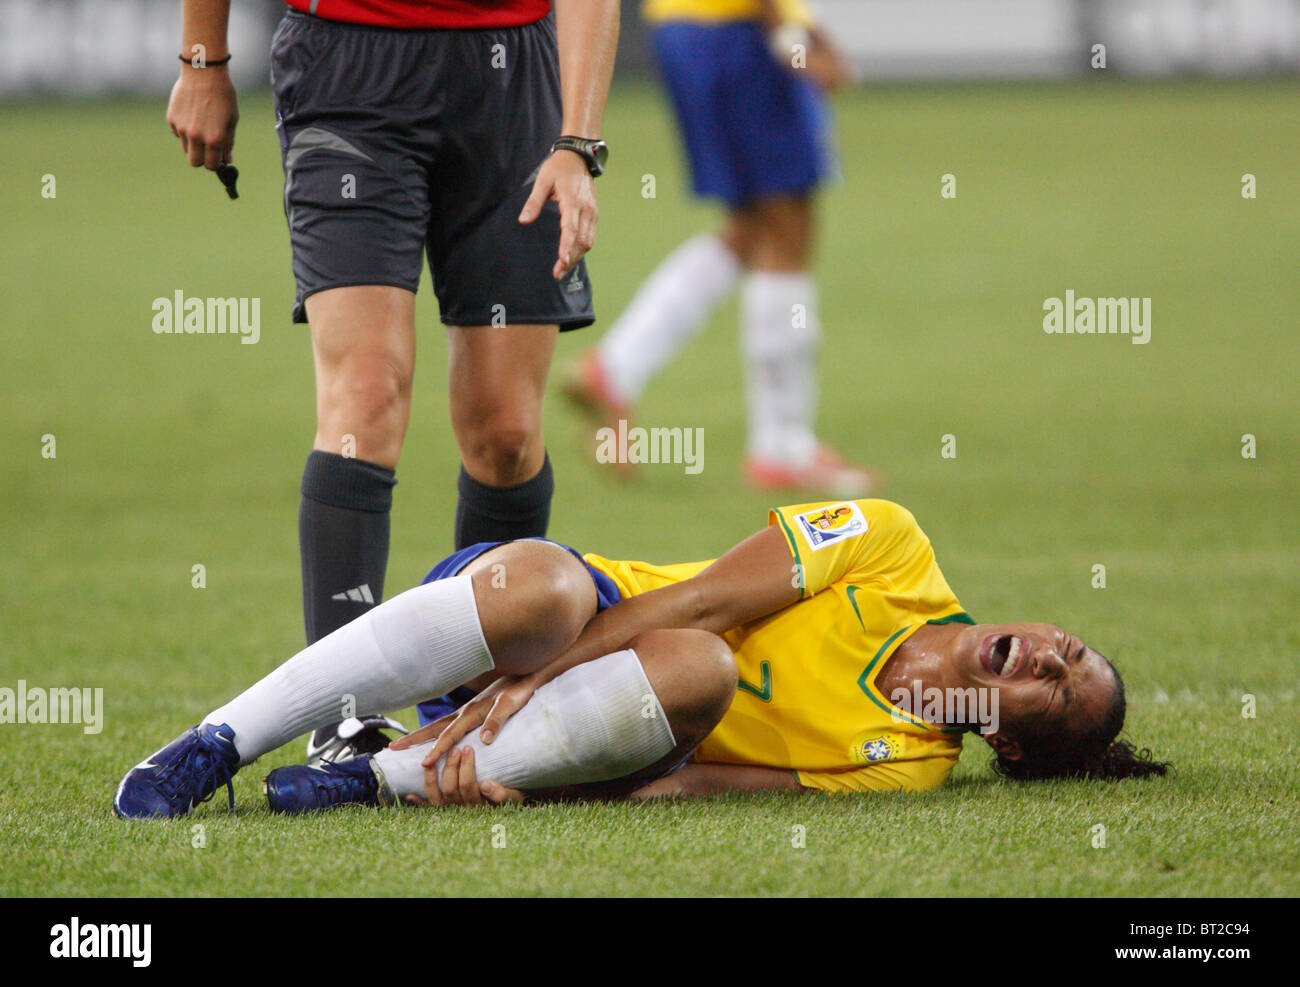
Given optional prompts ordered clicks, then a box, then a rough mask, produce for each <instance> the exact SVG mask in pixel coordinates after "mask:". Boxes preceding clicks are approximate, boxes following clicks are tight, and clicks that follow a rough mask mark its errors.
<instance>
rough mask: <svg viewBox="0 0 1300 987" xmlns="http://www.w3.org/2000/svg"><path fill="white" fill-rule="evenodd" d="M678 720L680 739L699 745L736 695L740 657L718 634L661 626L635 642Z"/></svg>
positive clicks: (674, 723)
mask: <svg viewBox="0 0 1300 987" xmlns="http://www.w3.org/2000/svg"><path fill="white" fill-rule="evenodd" d="M628 646H629V647H631V648H632V649H633V650H634V651H635V652H636V653H637V657H638V658H640V659H641V666H642V668H644V669H645V673H646V677H647V678H648V679H649V680H650V684H651V686H652V687H653V688H654V690H655V695H656V696H658V697H659V702H660V704H661V705H662V706H663V708H664V711H665V712H666V713H667V715H668V720H669V723H671V724H672V728H673V734H674V735H675V736H676V737H677V741H678V743H679V744H683V745H686V746H689V747H694V746H695V745H696V744H698V743H699V742H700V741H701V740H703V739H704V738H705V737H706V736H707V735H708V733H709V731H710V730H712V729H713V728H714V727H715V726H717V724H718V721H719V720H721V719H722V717H723V716H724V715H726V712H727V710H728V709H730V708H731V702H732V700H733V699H734V698H735V695H736V682H737V680H738V675H737V671H736V659H735V657H734V656H733V655H732V653H731V649H730V648H729V647H727V643H726V642H725V641H724V640H722V638H720V637H718V636H717V635H716V634H711V633H709V632H708V631H699V630H685V629H677V630H659V631H646V632H644V633H642V634H638V635H637V636H636V637H635V638H633V639H632V641H631V642H629V645H628Z"/></svg>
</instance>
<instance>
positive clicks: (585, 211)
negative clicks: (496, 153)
mask: <svg viewBox="0 0 1300 987" xmlns="http://www.w3.org/2000/svg"><path fill="white" fill-rule="evenodd" d="M547 199H551V200H553V201H555V202H558V203H559V204H560V248H559V250H558V251H557V253H556V258H555V267H553V268H552V269H551V275H552V276H553V277H554V278H555V280H556V281H558V280H560V278H562V277H564V275H565V274H567V273H568V272H569V271H571V270H572V269H573V265H574V264H576V263H578V261H580V260H582V257H583V255H584V254H585V253H586V252H587V251H588V250H590V249H591V248H592V246H594V245H595V243H596V220H597V219H599V218H600V214H599V212H598V211H597V209H596V188H595V184H594V182H593V181H592V177H591V173H590V172H589V171H587V162H586V161H584V160H583V159H582V156H581V155H578V154H575V153H573V152H572V151H556V152H555V153H554V154H552V155H551V156H550V157H549V158H547V159H546V161H545V162H544V163H543V164H542V167H541V170H540V171H538V173H537V181H536V182H534V183H533V191H532V194H531V195H529V196H528V201H527V202H525V203H524V208H523V211H522V212H521V213H520V214H519V222H521V223H531V222H533V220H535V219H536V218H537V217H538V216H540V215H541V214H542V206H544V205H545V204H546V200H547Z"/></svg>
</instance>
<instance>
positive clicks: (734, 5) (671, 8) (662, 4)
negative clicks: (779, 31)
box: [641, 0, 813, 27]
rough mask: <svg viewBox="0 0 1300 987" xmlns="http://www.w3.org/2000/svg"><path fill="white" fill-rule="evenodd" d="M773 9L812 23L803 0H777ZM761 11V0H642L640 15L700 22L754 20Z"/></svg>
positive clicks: (657, 19)
mask: <svg viewBox="0 0 1300 987" xmlns="http://www.w3.org/2000/svg"><path fill="white" fill-rule="evenodd" d="M776 7H777V10H778V11H779V12H780V14H781V19H782V20H784V21H793V22H794V23H796V24H803V25H804V26H805V27H810V26H811V25H812V22H813V21H812V15H811V14H810V13H809V11H808V7H807V5H806V4H805V3H804V0H777V2H776ZM762 13H763V4H762V2H761V0H645V2H644V3H643V4H642V5H641V16H642V17H644V18H645V19H646V20H647V21H650V22H651V23H656V24H657V23H660V22H662V21H701V22H704V23H709V24H725V23H727V22H730V21H756V20H758V19H759V18H760V17H761V16H762Z"/></svg>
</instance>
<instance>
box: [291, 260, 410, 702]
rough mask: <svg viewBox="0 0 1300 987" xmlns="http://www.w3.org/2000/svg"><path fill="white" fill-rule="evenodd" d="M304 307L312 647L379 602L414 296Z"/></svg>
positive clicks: (305, 532)
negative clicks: (311, 397)
mask: <svg viewBox="0 0 1300 987" xmlns="http://www.w3.org/2000/svg"><path fill="white" fill-rule="evenodd" d="M305 305H306V310H307V321H308V322H309V324H310V325H311V337H312V352H313V355H314V360H315V367H316V438H315V441H314V442H313V444H312V453H311V455H310V456H309V457H308V461H307V468H306V469H305V470H304V472H303V479H302V500H301V502H300V503H301V506H300V508H299V513H298V540H299V548H300V551H301V556H302V584H303V612H304V620H305V622H306V628H307V639H308V640H309V641H315V640H318V639H319V638H321V637H324V636H325V635H326V634H329V633H331V632H332V631H334V630H337V629H338V628H339V627H342V626H343V625H344V624H346V623H348V622H349V621H351V620H353V619H355V618H356V617H358V616H360V615H361V614H362V613H364V612H365V611H366V610H368V609H370V607H371V606H373V605H374V604H376V603H378V602H379V601H380V600H382V599H383V594H384V572H385V570H386V569H387V567H388V547H389V510H390V508H391V506H392V496H393V495H392V488H393V485H394V484H395V483H396V478H395V469H396V466H397V459H398V456H399V455H400V453H401V449H402V440H403V438H404V437H405V435H406V426H407V422H408V420H409V417H410V408H411V380H412V376H413V373H414V367H415V295H414V294H413V293H412V292H410V291H408V290H406V289H404V288H397V287H390V286H387V285H359V286H351V287H344V288H330V289H326V290H324V291H319V292H316V293H315V294H312V295H309V296H308V297H307V300H306V303H305ZM363 712H373V711H371V710H365V711H363Z"/></svg>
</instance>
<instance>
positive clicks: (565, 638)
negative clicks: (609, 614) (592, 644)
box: [467, 540, 596, 674]
mask: <svg viewBox="0 0 1300 987" xmlns="http://www.w3.org/2000/svg"><path fill="white" fill-rule="evenodd" d="M467 572H469V574H470V575H471V578H472V579H473V582H474V595H475V599H476V600H477V602H478V609H479V616H480V620H481V621H482V623H483V631H484V636H485V637H486V638H487V641H488V647H489V650H491V652H492V656H493V659H494V661H495V662H496V665H497V668H498V670H500V671H502V672H506V673H509V674H522V673H526V672H530V671H533V670H535V669H537V668H540V667H541V666H542V665H543V664H545V663H546V662H547V661H550V660H551V659H553V658H554V657H556V656H557V655H558V654H559V653H560V652H561V651H563V650H564V649H566V648H568V647H569V645H571V644H572V643H573V641H574V640H575V639H576V638H577V636H578V634H579V632H581V630H582V628H583V627H584V626H586V624H587V621H589V620H590V619H591V618H592V616H593V615H594V614H595V611H596V589H595V586H594V585H593V584H592V581H591V576H590V574H589V573H588V572H587V569H586V566H584V565H583V564H582V563H581V562H579V561H578V560H577V559H576V558H574V557H573V556H572V555H570V554H569V553H568V552H567V551H566V550H564V549H562V548H560V547H558V546H556V545H551V544H549V543H546V542H538V541H531V540H528V541H518V542H512V543H510V544H509V545H505V546H502V547H501V548H499V549H495V550H493V551H492V552H490V553H488V554H486V555H484V556H482V557H481V558H480V559H477V560H475V562H474V563H473V564H472V565H471V567H469V568H468V569H467Z"/></svg>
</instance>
